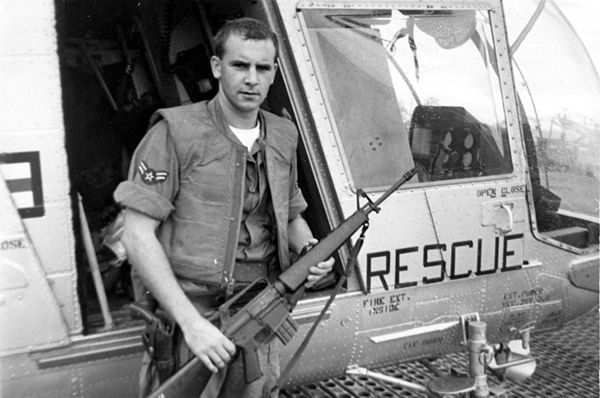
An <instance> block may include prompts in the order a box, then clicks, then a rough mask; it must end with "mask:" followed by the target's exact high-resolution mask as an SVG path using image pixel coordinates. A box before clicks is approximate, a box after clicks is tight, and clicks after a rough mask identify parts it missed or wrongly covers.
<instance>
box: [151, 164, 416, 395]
mask: <svg viewBox="0 0 600 398" xmlns="http://www.w3.org/2000/svg"><path fill="white" fill-rule="evenodd" d="M416 173H417V168H416V167H414V168H412V169H411V170H410V171H408V172H407V173H405V174H404V175H403V176H402V178H401V179H400V180H399V181H397V182H396V183H395V184H394V185H392V186H391V187H390V188H389V189H388V190H387V191H385V192H384V193H383V194H382V195H381V196H380V197H379V198H378V199H377V200H376V201H375V202H373V201H371V200H370V199H369V198H368V197H366V195H364V196H365V197H366V198H367V203H366V204H365V205H364V206H362V207H359V208H358V209H357V210H356V211H355V212H354V214H352V215H351V216H350V217H349V218H347V219H346V220H344V221H343V222H342V223H341V224H340V225H339V226H338V227H337V228H335V229H334V230H333V231H332V232H331V233H330V234H329V235H327V237H325V239H323V240H321V241H320V242H319V243H318V244H316V245H315V246H314V247H312V248H311V249H310V250H308V251H307V252H306V253H305V254H304V255H303V256H302V257H300V258H299V259H298V261H296V262H295V263H294V264H292V266H290V267H289V268H288V269H287V270H285V271H284V272H282V273H281V274H280V275H279V277H278V278H277V280H276V281H275V282H273V283H272V284H271V283H269V282H268V281H267V280H266V279H258V280H256V281H254V282H253V283H252V284H250V285H249V286H248V287H246V288H245V289H244V290H242V291H241V292H239V293H238V294H236V295H235V296H233V297H232V298H231V299H229V300H228V301H226V302H225V303H224V304H223V305H221V306H220V307H219V315H220V316H221V330H222V331H223V334H224V335H225V336H227V338H229V339H230V340H231V341H232V342H233V343H234V344H235V345H236V346H237V347H238V348H240V349H241V350H242V355H243V357H244V369H245V378H246V383H250V382H252V381H254V380H257V379H258V378H260V377H261V376H262V372H261V370H260V367H259V363H258V356H257V353H256V349H257V347H258V346H259V345H261V344H266V343H269V342H270V341H272V340H273V339H274V338H278V339H279V340H281V342H282V343H283V344H287V343H288V342H289V341H290V340H291V339H292V337H294V334H295V333H296V331H297V330H298V326H297V325H296V322H295V321H294V320H293V319H292V317H291V316H290V313H291V312H292V309H293V308H294V306H295V304H296V302H297V301H298V299H299V298H300V297H301V296H302V294H303V292H304V283H305V282H306V278H307V277H308V275H309V269H310V267H312V266H314V265H316V264H318V263H319V262H321V261H324V260H326V259H327V258H329V257H330V256H331V255H332V254H333V253H334V252H335V251H336V250H337V249H339V248H340V247H341V246H342V245H343V244H344V243H345V242H346V241H347V240H348V239H349V238H350V237H351V236H352V235H353V234H354V233H355V232H356V231H358V229H359V228H360V227H361V226H363V225H365V224H367V223H368V221H369V213H371V212H372V211H375V212H379V205H380V204H381V203H382V202H383V201H384V200H386V199H387V198H388V197H389V196H390V195H391V194H392V193H394V192H395V191H396V190H397V189H398V188H400V186H401V185H403V184H404V183H405V182H407V181H408V180H410V179H411V178H412V177H413V176H414V175H415V174H416ZM254 291H259V293H258V294H256V295H255V296H254V297H253V298H251V299H250V300H249V301H247V303H246V304H244V305H243V306H241V305H239V303H240V302H245V301H246V298H247V297H248V294H251V292H254ZM236 308H239V309H236ZM211 374H212V373H211V372H210V371H209V370H208V369H207V368H206V367H205V366H204V364H203V363H202V362H201V361H200V360H199V359H198V358H197V357H194V358H193V359H191V360H190V361H189V362H188V363H186V364H185V365H184V366H183V367H181V368H180V369H179V370H178V371H177V372H176V373H175V374H174V375H173V376H171V377H170V378H169V379H168V380H166V381H165V382H164V383H163V384H161V385H160V386H159V388H158V389H157V390H156V391H154V392H153V393H152V394H150V395H149V398H181V397H194V398H196V397H198V396H200V394H201V393H202V391H203V390H204V388H205V386H206V384H207V383H208V380H209V378H210V376H211Z"/></svg>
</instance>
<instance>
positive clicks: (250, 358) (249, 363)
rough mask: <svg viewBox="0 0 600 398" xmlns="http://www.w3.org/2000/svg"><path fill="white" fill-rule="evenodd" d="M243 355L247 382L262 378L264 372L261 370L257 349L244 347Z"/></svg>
mask: <svg viewBox="0 0 600 398" xmlns="http://www.w3.org/2000/svg"><path fill="white" fill-rule="evenodd" d="M242 357H243V359H244V377H245V378H246V384H250V383H252V382H253V381H256V380H258V379H260V378H261V377H262V375H263V373H262V371H261V370H260V363H259V362H258V353H257V352H256V349H253V348H249V349H246V348H243V349H242Z"/></svg>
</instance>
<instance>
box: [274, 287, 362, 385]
mask: <svg viewBox="0 0 600 398" xmlns="http://www.w3.org/2000/svg"><path fill="white" fill-rule="evenodd" d="M326 300H327V297H324V298H322V299H319V300H311V301H310V302H300V303H299V304H298V306H297V307H296V308H295V309H294V312H293V313H292V316H293V318H294V320H296V322H297V323H298V324H299V330H298V332H297V334H296V336H295V337H294V338H293V339H292V341H290V342H289V343H288V344H287V345H286V346H285V347H284V348H283V360H282V369H284V366H285V365H284V364H283V363H284V362H285V363H287V360H289V359H290V358H291V355H293V353H294V352H295V351H296V350H297V348H298V347H299V346H300V344H301V342H302V340H303V339H304V336H305V335H306V333H307V332H308V330H309V329H310V327H311V326H312V324H313V322H314V320H315V319H316V316H317V314H318V313H319V312H320V311H321V309H322V307H323V305H324V304H325V301H326ZM355 304H356V298H354V299H350V298H349V297H348V296H345V297H344V296H339V298H338V299H336V301H335V303H333V304H332V305H331V307H330V311H329V312H328V313H327V314H326V315H325V316H324V319H323V321H322V322H321V323H320V324H319V326H318V327H317V331H316V332H315V334H316V335H319V336H320V337H319V338H318V339H317V338H316V337H314V338H313V339H311V343H309V345H308V346H307V347H306V350H305V352H304V354H303V355H302V357H301V358H300V360H299V361H298V364H297V365H296V368H295V371H294V372H293V374H292V376H293V377H292V378H291V379H290V380H289V383H306V382H308V381H310V380H315V378H321V379H322V378H324V377H325V378H329V377H337V376H340V372H339V369H340V364H350V363H352V362H351V360H352V358H353V356H354V355H355V351H356V349H357V347H356V345H355V341H354V340H355V339H354V335H355V332H356V328H357V325H358V317H359V308H358V306H356V305H355ZM309 314H310V315H312V316H310V317H309V316H307V315H309ZM323 338H324V340H323ZM289 383H288V384H289Z"/></svg>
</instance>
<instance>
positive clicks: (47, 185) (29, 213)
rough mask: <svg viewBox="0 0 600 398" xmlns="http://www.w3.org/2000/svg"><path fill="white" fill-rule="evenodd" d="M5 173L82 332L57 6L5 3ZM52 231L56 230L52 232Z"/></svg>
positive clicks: (1, 47) (1, 20)
mask: <svg viewBox="0 0 600 398" xmlns="http://www.w3.org/2000/svg"><path fill="white" fill-rule="evenodd" d="M2 10H3V12H2V15H0V24H1V25H2V26H3V31H4V32H9V33H10V40H3V41H2V43H0V70H2V73H3V78H2V83H1V84H2V87H1V88H2V92H3V94H4V95H3V96H2V98H0V107H1V108H2V109H3V111H4V112H3V116H2V118H1V120H0V137H1V138H0V141H1V142H2V148H0V149H2V150H1V151H0V153H1V154H0V163H2V164H0V171H2V172H3V173H4V174H5V180H6V183H7V184H8V187H9V190H10V192H11V196H12V199H13V200H14V202H15V204H16V206H17V208H18V211H19V214H20V215H21V218H22V219H23V222H24V224H25V227H26V229H27V235H28V237H29V239H31V242H32V244H33V246H32V247H35V251H36V252H37V259H38V261H40V262H41V265H42V267H43V271H44V273H45V274H46V275H47V277H48V279H49V280H50V281H52V282H54V283H53V284H52V290H53V292H54V293H55V294H56V295H57V296H56V298H57V301H58V302H59V303H60V307H59V308H60V309H61V310H62V317H63V318H64V319H65V322H66V323H67V327H68V329H69V332H70V333H71V334H76V333H80V332H81V330H82V322H81V314H80V309H79V303H78V299H77V294H76V283H77V275H76V267H75V258H74V250H75V243H74V237H73V226H72V212H71V199H70V196H69V190H70V183H69V173H68V168H67V157H66V151H65V137H64V127H63V112H62V97H61V80H60V74H59V60H58V53H57V34H56V20H55V10H54V2H53V1H51V0H43V1H41V2H40V1H34V0H26V1H25V2H20V3H19V4H16V3H14V2H11V1H6V0H5V1H2ZM49 225H51V226H52V228H51V229H50V228H48V226H49Z"/></svg>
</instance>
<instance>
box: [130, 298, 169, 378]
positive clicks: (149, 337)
mask: <svg viewBox="0 0 600 398" xmlns="http://www.w3.org/2000/svg"><path fill="white" fill-rule="evenodd" d="M131 308H132V311H133V312H134V317H137V318H142V319H144V321H146V328H145V329H144V331H143V332H142V341H143V343H144V346H145V347H146V351H147V352H148V354H149V355H150V358H151V360H152V366H153V367H154V368H155V370H156V373H157V376H158V379H159V381H160V383H163V382H164V381H165V380H167V379H168V378H169V377H170V376H171V375H172V374H173V373H175V370H177V367H178V364H177V361H176V352H175V351H176V349H177V343H178V342H177V340H178V339H179V336H180V333H179V328H178V326H177V324H176V323H175V321H174V320H173V319H172V318H171V317H170V316H169V314H167V313H166V312H165V311H163V310H160V309H158V310H156V311H155V312H152V311H150V310H149V309H148V308H147V307H145V306H143V305H141V304H139V303H134V304H132V305H131Z"/></svg>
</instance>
